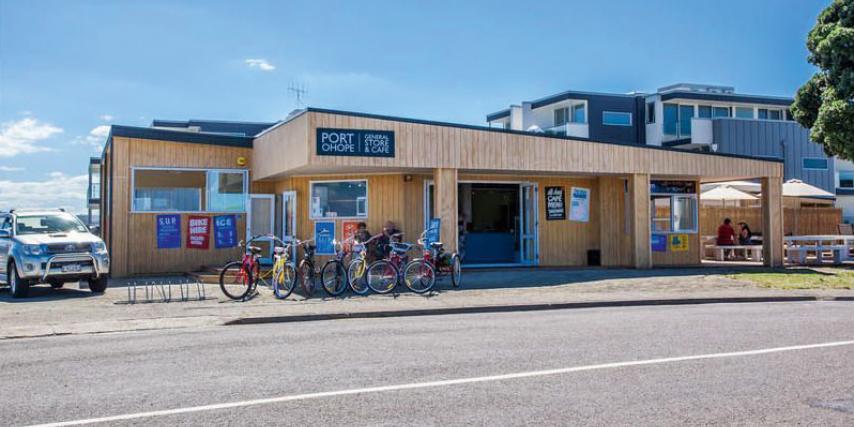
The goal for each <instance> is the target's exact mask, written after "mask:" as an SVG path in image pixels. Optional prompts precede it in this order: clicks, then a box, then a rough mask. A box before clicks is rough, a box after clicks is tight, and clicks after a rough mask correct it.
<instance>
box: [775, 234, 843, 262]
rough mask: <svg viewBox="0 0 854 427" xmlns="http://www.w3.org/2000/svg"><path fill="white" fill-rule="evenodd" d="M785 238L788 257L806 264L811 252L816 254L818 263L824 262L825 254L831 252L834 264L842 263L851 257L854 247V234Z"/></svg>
mask: <svg viewBox="0 0 854 427" xmlns="http://www.w3.org/2000/svg"><path fill="white" fill-rule="evenodd" d="M783 240H784V241H785V242H786V246H785V250H786V258H787V259H788V260H789V262H792V263H797V264H805V263H806V261H807V255H808V254H809V253H814V254H815V258H816V261H817V262H818V263H822V262H824V257H825V255H826V254H830V255H831V257H832V260H833V263H834V264H841V263H842V262H843V261H847V260H849V259H851V249H852V248H854V236H850V235H842V234H821V235H808V236H786V237H784V239H783Z"/></svg>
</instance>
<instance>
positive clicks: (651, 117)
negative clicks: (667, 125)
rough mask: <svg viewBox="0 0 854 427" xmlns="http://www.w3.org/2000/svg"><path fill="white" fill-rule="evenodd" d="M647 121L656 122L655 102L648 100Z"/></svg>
mask: <svg viewBox="0 0 854 427" xmlns="http://www.w3.org/2000/svg"><path fill="white" fill-rule="evenodd" d="M646 122H647V123H655V103H654V102H647V103H646Z"/></svg>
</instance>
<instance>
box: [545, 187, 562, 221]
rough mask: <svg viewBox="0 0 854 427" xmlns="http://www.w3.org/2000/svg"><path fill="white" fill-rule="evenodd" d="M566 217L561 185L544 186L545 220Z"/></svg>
mask: <svg viewBox="0 0 854 427" xmlns="http://www.w3.org/2000/svg"><path fill="white" fill-rule="evenodd" d="M563 219H566V198H565V192H564V191H563V187H546V220H549V221H553V220H563Z"/></svg>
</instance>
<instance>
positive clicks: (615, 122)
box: [602, 111, 632, 126]
mask: <svg viewBox="0 0 854 427" xmlns="http://www.w3.org/2000/svg"><path fill="white" fill-rule="evenodd" d="M602 124H605V125H610V126H631V125H632V113H625V112H621V111H603V112H602Z"/></svg>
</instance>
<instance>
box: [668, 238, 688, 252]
mask: <svg viewBox="0 0 854 427" xmlns="http://www.w3.org/2000/svg"><path fill="white" fill-rule="evenodd" d="M687 250H688V235H687V234H671V235H670V251H671V252H684V251H687Z"/></svg>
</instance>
